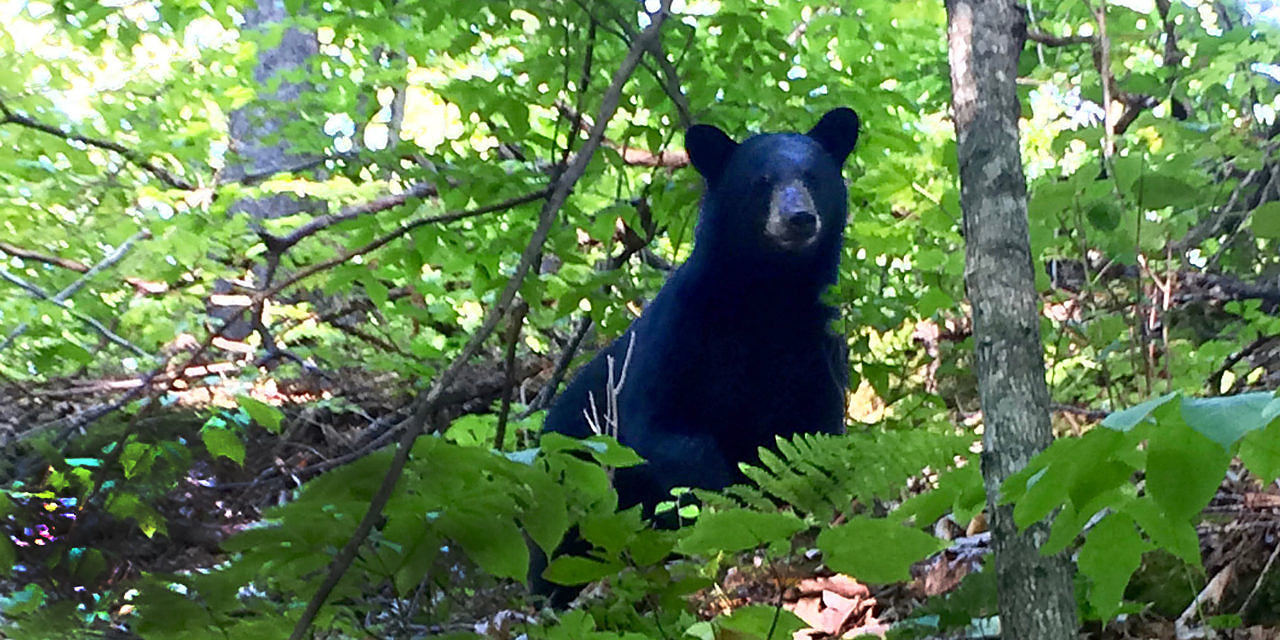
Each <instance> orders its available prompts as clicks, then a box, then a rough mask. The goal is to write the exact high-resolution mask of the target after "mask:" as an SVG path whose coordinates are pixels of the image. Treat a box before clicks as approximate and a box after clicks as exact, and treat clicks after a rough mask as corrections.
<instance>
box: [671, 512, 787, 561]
mask: <svg viewBox="0 0 1280 640" xmlns="http://www.w3.org/2000/svg"><path fill="white" fill-rule="evenodd" d="M804 528H805V525H804V522H803V521H801V520H800V518H797V517H796V516H795V515H792V514H790V513H760V512H758V511H748V510H746V509H732V510H729V511H716V512H712V513H707V514H703V515H702V516H701V517H699V518H698V521H697V523H695V524H694V525H693V530H692V531H691V532H690V534H689V535H688V537H685V538H683V539H681V540H680V541H679V542H678V543H676V549H678V550H679V551H680V552H681V553H686V554H704V553H716V552H722V551H723V552H730V553H732V552H736V551H745V550H747V549H754V548H756V547H760V546H765V545H773V544H778V543H784V542H786V541H788V540H789V539H790V538H791V536H793V535H795V534H797V533H799V532H800V531H802V530H803V529H804Z"/></svg>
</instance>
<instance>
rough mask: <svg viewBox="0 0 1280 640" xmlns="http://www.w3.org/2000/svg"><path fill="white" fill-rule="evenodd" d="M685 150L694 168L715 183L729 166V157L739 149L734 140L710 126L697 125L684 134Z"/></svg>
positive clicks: (708, 180)
mask: <svg viewBox="0 0 1280 640" xmlns="http://www.w3.org/2000/svg"><path fill="white" fill-rule="evenodd" d="M684 148H685V150H686V151H688V152H689V162H692V163H693V168H695V169H697V170H698V173H701V174H702V177H704V178H706V179H707V182H713V181H714V180H715V179H716V178H719V177H720V174H721V173H723V172H724V167H725V165H727V164H729V156H731V155H733V150H734V149H737V148H738V143H736V142H734V141H733V138H730V137H729V136H727V135H725V133H724V132H723V131H721V130H719V129H717V128H716V127H713V126H711V125H709V124H695V125H693V126H692V127H689V130H688V131H685V132H684Z"/></svg>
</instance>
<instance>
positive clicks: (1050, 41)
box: [1027, 31, 1093, 47]
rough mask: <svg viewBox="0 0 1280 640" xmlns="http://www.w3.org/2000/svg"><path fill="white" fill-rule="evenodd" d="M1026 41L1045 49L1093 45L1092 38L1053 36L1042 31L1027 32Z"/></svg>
mask: <svg viewBox="0 0 1280 640" xmlns="http://www.w3.org/2000/svg"><path fill="white" fill-rule="evenodd" d="M1027 39H1028V40H1030V41H1032V42H1035V43H1038V44H1042V45H1044V46H1046V47H1068V46H1071V45H1075V44H1091V43H1093V36H1055V35H1051V34H1048V33H1045V32H1043V31H1027Z"/></svg>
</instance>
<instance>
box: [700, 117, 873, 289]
mask: <svg viewBox="0 0 1280 640" xmlns="http://www.w3.org/2000/svg"><path fill="white" fill-rule="evenodd" d="M858 127H859V121H858V115H857V114H856V113H854V111H853V110H852V109H848V108H845V107H841V108H838V109H833V110H831V111H829V112H827V113H826V115H824V116H822V118H821V119H820V120H818V123H817V124H816V125H814V127H813V128H812V129H810V130H809V131H808V132H807V133H803V134H802V133H764V134H759V135H755V136H752V137H750V138H748V139H746V140H745V141H743V142H741V143H739V142H735V141H734V140H733V139H732V138H730V137H729V136H728V135H726V134H725V133H724V132H723V131H721V130H720V129H718V128H716V127H714V126H711V125H695V126H693V127H690V128H689V130H688V131H687V132H686V133H685V147H686V149H688V151H689V160H690V162H692V163H693V166H694V168H696V169H697V170H698V173H700V174H702V176H703V178H705V179H706V183H707V192H706V195H705V197H704V199H703V203H702V212H701V216H700V218H699V220H698V227H697V232H696V236H695V237H696V239H697V243H696V245H695V247H694V256H693V258H694V259H697V258H700V259H702V260H711V261H714V262H715V263H716V264H721V265H726V266H728V265H732V266H733V267H734V268H743V267H746V268H750V269H752V270H756V269H771V270H773V271H772V273H779V274H781V273H783V272H798V273H801V274H807V275H812V276H814V278H815V279H817V280H820V281H822V282H824V283H825V282H829V281H830V280H832V279H834V277H835V268H836V265H837V263H838V262H839V257H840V244H841V240H842V238H843V235H844V226H845V222H846V219H847V217H848V192H847V191H846V189H845V185H844V179H843V177H842V176H841V173H840V171H841V167H842V166H843V165H844V162H845V160H846V159H847V158H848V157H849V153H850V152H852V151H853V147H854V145H855V144H856V143H857V140H858ZM699 254H702V255H699Z"/></svg>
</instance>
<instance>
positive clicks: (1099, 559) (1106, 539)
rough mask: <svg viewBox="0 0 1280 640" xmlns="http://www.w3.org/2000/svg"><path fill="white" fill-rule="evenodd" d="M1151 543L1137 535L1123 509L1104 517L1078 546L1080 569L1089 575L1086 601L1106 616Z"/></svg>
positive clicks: (1117, 606)
mask: <svg viewBox="0 0 1280 640" xmlns="http://www.w3.org/2000/svg"><path fill="white" fill-rule="evenodd" d="M1150 549H1151V545H1150V544H1148V543H1147V542H1146V541H1145V540H1143V539H1142V536H1140V535H1138V530H1137V528H1135V527H1134V524H1133V519H1132V518H1130V517H1129V516H1127V515H1125V514H1122V513H1112V514H1110V515H1108V516H1107V517H1105V518H1103V519H1102V521H1101V522H1099V523H1098V525H1097V526H1095V527H1094V528H1093V529H1092V530H1091V531H1089V537H1088V538H1087V539H1086V540H1085V543H1084V545H1083V546H1082V547H1080V555H1079V558H1078V565H1079V567H1080V573H1081V574H1082V575H1084V576H1085V577H1086V578H1088V579H1089V582H1090V585H1089V603H1090V604H1091V605H1093V608H1094V609H1095V610H1096V611H1097V612H1098V614H1099V618H1100V619H1102V620H1108V619H1110V618H1111V617H1112V616H1114V615H1115V613H1116V611H1118V610H1119V609H1120V602H1121V599H1122V598H1123V596H1124V588H1125V586H1126V585H1128V584H1129V577H1130V576H1132V575H1133V572H1134V571H1136V570H1137V569H1138V565H1139V564H1140V563H1141V562H1142V554H1143V553H1145V552H1147V551H1148V550H1150Z"/></svg>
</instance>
